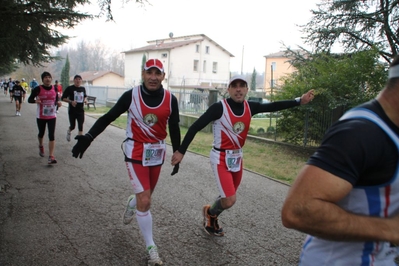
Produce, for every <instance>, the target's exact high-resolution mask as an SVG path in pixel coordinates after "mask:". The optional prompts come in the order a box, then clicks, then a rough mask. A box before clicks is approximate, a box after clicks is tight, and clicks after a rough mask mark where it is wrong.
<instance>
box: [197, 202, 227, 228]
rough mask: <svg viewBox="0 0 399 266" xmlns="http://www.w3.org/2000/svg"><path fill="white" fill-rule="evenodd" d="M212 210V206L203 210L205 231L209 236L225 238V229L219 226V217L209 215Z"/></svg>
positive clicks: (207, 206) (206, 206)
mask: <svg viewBox="0 0 399 266" xmlns="http://www.w3.org/2000/svg"><path fill="white" fill-rule="evenodd" d="M210 208H211V205H205V206H204V207H203V208H202V214H203V216H204V221H203V226H204V230H205V232H206V233H207V234H209V235H214V236H224V232H223V228H221V227H220V226H219V222H218V217H217V216H216V215H213V216H212V215H210V214H209V209H210Z"/></svg>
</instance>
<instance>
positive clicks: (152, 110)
mask: <svg viewBox="0 0 399 266" xmlns="http://www.w3.org/2000/svg"><path fill="white" fill-rule="evenodd" d="M164 78H165V72H164V68H163V64H162V62H161V61H160V60H158V59H149V60H148V61H147V62H146V63H145V65H144V69H143V70H142V80H143V84H142V85H140V86H137V87H134V88H132V89H131V90H128V91H126V92H125V93H124V94H123V95H122V96H121V97H120V98H119V100H118V101H117V103H116V104H115V106H114V107H112V109H111V110H110V111H109V112H108V113H106V114H105V115H103V116H102V117H100V118H99V119H98V120H97V121H96V123H95V124H94V125H93V126H92V128H91V129H90V130H89V132H88V133H86V134H85V135H82V136H76V138H75V139H77V140H78V142H77V144H76V145H75V146H74V147H73V149H72V155H73V156H74V157H75V158H77V157H78V156H79V157H80V158H82V156H83V153H84V152H85V150H86V149H87V148H88V147H89V145H90V143H91V142H92V141H93V140H94V139H95V138H96V137H97V136H98V135H99V134H100V133H101V132H102V131H104V130H105V128H106V127H107V126H108V125H109V124H110V123H111V122H112V121H114V120H115V119H116V118H118V117H119V116H120V115H122V114H124V113H126V112H128V119H127V127H126V137H127V138H126V139H125V141H124V142H123V152H124V156H125V162H126V167H127V170H128V174H129V178H130V182H131V184H132V187H133V193H134V194H133V195H131V196H130V197H129V198H128V201H127V206H126V209H125V210H124V214H123V223H124V224H129V223H130V222H131V221H132V220H133V218H134V217H136V220H137V223H138V225H139V228H140V231H141V233H142V235H143V237H144V241H145V244H146V250H147V252H148V255H149V260H148V265H152V266H154V265H162V260H161V259H160V258H159V255H158V249H157V246H156V245H155V243H154V240H153V234H152V214H151V212H150V206H151V195H152V192H153V191H154V189H155V186H156V184H157V182H158V178H159V175H160V171H161V166H162V164H163V162H164V159H165V152H166V144H165V138H166V136H167V131H166V127H167V126H168V127H169V135H170V139H171V142H172V148H173V151H176V150H177V149H178V148H179V146H180V138H181V137H180V126H179V108H178V103H177V99H176V97H175V96H174V95H172V94H171V93H170V92H169V91H167V90H165V89H164V88H163V87H162V81H163V80H164ZM178 169H179V165H178V164H176V166H175V167H174V169H173V172H172V175H174V174H176V173H177V172H178ZM135 214H136V215H135Z"/></svg>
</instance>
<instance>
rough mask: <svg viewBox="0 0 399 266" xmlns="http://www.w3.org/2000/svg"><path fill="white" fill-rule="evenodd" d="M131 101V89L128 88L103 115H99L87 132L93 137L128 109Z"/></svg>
mask: <svg viewBox="0 0 399 266" xmlns="http://www.w3.org/2000/svg"><path fill="white" fill-rule="evenodd" d="M131 102H132V90H128V91H126V92H125V93H123V94H122V96H121V97H120V98H119V99H118V101H117V102H116V104H115V105H114V106H113V107H112V108H111V110H109V111H108V112H107V113H106V114H105V115H103V116H101V117H100V118H99V119H98V120H97V121H96V122H95V123H94V125H93V126H92V127H91V128H90V130H89V132H88V133H89V134H90V135H91V136H92V137H93V139H95V138H96V137H97V136H98V135H100V134H101V132H103V131H104V130H105V128H106V127H107V126H108V125H109V124H111V123H112V122H113V121H114V120H115V119H117V118H118V117H119V116H120V115H121V114H123V113H124V112H126V111H127V110H129V106H130V103H131Z"/></svg>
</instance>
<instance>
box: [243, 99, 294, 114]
mask: <svg viewBox="0 0 399 266" xmlns="http://www.w3.org/2000/svg"><path fill="white" fill-rule="evenodd" d="M248 104H249V107H250V108H251V115H256V114H259V113H268V112H275V111H280V110H284V109H288V108H292V107H295V106H299V105H300V103H298V102H297V101H295V100H286V101H277V102H272V103H259V102H248Z"/></svg>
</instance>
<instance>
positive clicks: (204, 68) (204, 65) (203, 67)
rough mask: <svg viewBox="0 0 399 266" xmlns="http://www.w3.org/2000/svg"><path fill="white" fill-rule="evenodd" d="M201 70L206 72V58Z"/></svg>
mask: <svg viewBox="0 0 399 266" xmlns="http://www.w3.org/2000/svg"><path fill="white" fill-rule="evenodd" d="M202 72H204V73H206V60H204V64H203V65H202Z"/></svg>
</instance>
